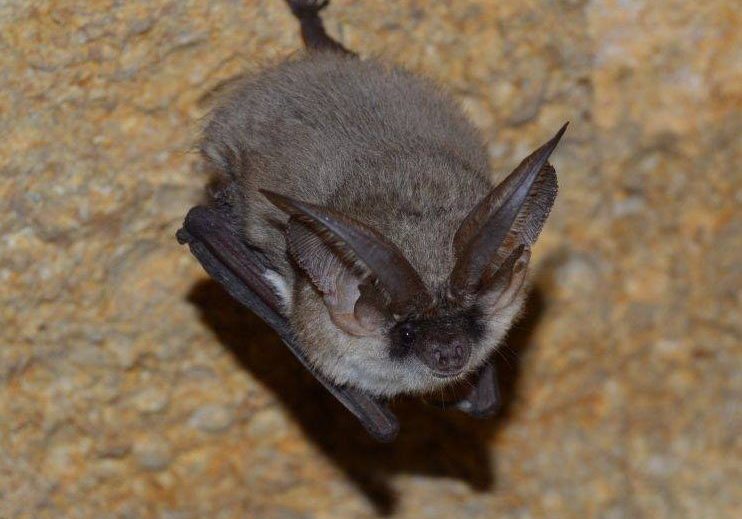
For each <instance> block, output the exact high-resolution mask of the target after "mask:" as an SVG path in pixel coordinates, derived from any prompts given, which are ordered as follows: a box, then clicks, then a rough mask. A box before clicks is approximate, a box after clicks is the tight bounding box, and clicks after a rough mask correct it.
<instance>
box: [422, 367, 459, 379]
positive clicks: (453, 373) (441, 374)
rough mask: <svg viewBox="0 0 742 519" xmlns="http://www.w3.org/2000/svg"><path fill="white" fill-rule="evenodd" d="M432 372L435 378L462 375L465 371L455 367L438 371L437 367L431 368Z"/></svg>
mask: <svg viewBox="0 0 742 519" xmlns="http://www.w3.org/2000/svg"><path fill="white" fill-rule="evenodd" d="M430 372H431V373H432V374H433V376H434V377H435V378H454V377H457V376H459V375H461V374H462V373H463V372H464V369H463V368H461V369H454V370H449V371H438V370H435V369H431V370H430Z"/></svg>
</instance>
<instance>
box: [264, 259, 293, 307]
mask: <svg viewBox="0 0 742 519" xmlns="http://www.w3.org/2000/svg"><path fill="white" fill-rule="evenodd" d="M263 277H264V278H265V279H266V280H267V281H268V282H269V283H270V284H271V286H272V287H273V289H274V290H275V292H276V294H277V295H278V297H279V299H280V300H281V306H282V307H283V310H284V312H285V313H286V314H287V315H288V314H290V313H291V306H292V299H291V290H290V289H289V286H288V284H287V283H286V280H285V279H284V278H283V276H281V274H279V273H278V272H276V271H275V270H266V271H265V272H264V273H263Z"/></svg>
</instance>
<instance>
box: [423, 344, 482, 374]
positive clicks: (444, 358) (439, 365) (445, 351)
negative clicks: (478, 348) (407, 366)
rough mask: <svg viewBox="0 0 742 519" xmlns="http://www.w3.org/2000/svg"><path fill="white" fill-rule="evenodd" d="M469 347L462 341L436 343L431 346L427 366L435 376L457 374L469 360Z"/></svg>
mask: <svg viewBox="0 0 742 519" xmlns="http://www.w3.org/2000/svg"><path fill="white" fill-rule="evenodd" d="M470 353H471V348H470V347H469V345H468V344H466V343H464V342H463V341H452V342H450V343H448V344H436V345H434V346H433V347H432V348H431V351H430V358H429V362H428V366H429V367H430V368H431V369H432V370H433V373H434V374H435V375H437V376H442V377H450V376H453V375H457V374H459V373H460V372H461V370H462V369H463V368H464V366H465V365H466V362H467V361H468V360H469V354H470Z"/></svg>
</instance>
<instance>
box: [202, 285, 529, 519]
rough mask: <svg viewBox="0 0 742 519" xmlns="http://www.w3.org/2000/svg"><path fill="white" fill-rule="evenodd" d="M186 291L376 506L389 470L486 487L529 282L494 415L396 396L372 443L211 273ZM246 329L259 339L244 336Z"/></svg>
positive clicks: (392, 503)
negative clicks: (480, 416) (392, 423)
mask: <svg viewBox="0 0 742 519" xmlns="http://www.w3.org/2000/svg"><path fill="white" fill-rule="evenodd" d="M189 299H190V301H191V302H192V303H193V304H194V305H195V306H197V307H198V308H199V310H200V312H201V319H202V320H203V321H204V322H205V323H206V324H207V325H208V326H209V327H210V328H211V329H212V330H213V331H214V332H215V333H216V334H217V336H218V337H219V340H220V341H221V343H222V344H223V345H224V346H225V347H226V348H227V349H229V350H230V351H231V352H232V353H233V354H234V355H235V357H236V358H237V360H238V361H239V362H240V364H241V365H242V367H244V368H245V369H246V370H247V371H249V372H250V373H251V374H252V376H254V377H255V378H256V379H258V380H259V381H260V382H261V383H263V384H264V385H265V386H266V387H268V388H270V389H271V391H273V393H274V394H275V395H276V396H277V397H278V398H279V399H280V400H281V402H282V403H283V405H284V406H285V408H287V409H288V410H289V412H290V413H291V415H292V417H293V419H294V420H295V421H296V422H297V423H298V424H299V425H300V426H301V428H302V429H303V431H304V433H305V434H306V436H307V437H308V438H309V439H310V440H311V441H313V442H314V443H315V444H316V445H317V446H318V447H319V448H320V449H322V451H323V452H324V453H325V454H326V455H327V457H328V458H329V459H331V460H333V461H334V462H335V463H336V464H337V465H338V466H339V467H340V468H342V469H343V471H344V472H345V473H346V474H347V476H348V477H349V478H350V479H351V480H352V481H353V482H354V483H355V484H356V485H357V486H358V488H359V489H360V490H361V491H362V492H363V493H364V494H365V495H366V496H367V497H368V499H369V500H370V501H371V502H372V503H373V505H374V506H375V508H376V509H377V512H378V513H379V514H381V515H390V514H392V513H393V512H394V509H395V508H396V503H397V496H396V494H395V492H394V489H393V488H392V487H391V486H390V485H389V483H388V479H389V476H390V475H393V474H402V473H407V474H421V475H427V476H438V477H447V478H455V479H460V480H462V481H465V482H466V483H468V484H469V485H470V486H471V487H472V488H473V489H475V490H478V491H482V492H484V491H488V490H491V489H492V488H494V484H495V482H494V481H493V479H492V475H493V474H494V470H493V469H494V467H493V465H494V461H493V460H492V459H491V456H490V452H489V449H488V445H490V444H491V440H492V437H493V436H494V435H495V434H496V433H497V431H498V430H499V428H500V427H502V426H504V425H505V424H506V423H507V420H508V416H509V411H510V408H511V406H512V403H513V400H514V398H515V393H516V386H517V379H518V372H519V356H521V355H522V354H523V353H524V351H525V349H526V348H527V346H528V343H529V337H530V335H531V331H532V330H533V329H534V327H535V326H536V324H537V322H538V320H539V318H540V316H541V314H542V311H543V298H542V296H541V294H540V292H539V291H538V290H537V289H534V290H533V291H532V292H531V295H530V297H529V299H528V301H527V304H526V313H525V317H524V319H522V320H521V321H520V322H519V323H518V325H517V327H516V328H514V329H513V330H512V331H511V334H510V337H509V339H508V341H507V346H506V347H505V348H503V349H501V350H500V351H501V352H502V354H501V355H497V356H496V357H497V358H496V366H497V373H498V377H499V381H500V390H501V393H502V398H503V407H502V409H501V411H500V413H499V415H498V416H497V417H495V418H491V419H487V420H477V419H475V418H471V417H469V416H467V415H464V414H463V413H460V412H458V411H455V410H441V409H438V408H436V407H433V406H430V405H426V404H424V403H423V402H421V401H420V399H417V398H407V399H401V400H399V401H395V403H394V405H393V410H394V412H395V413H396V414H397V416H398V418H399V421H400V424H401V431H400V434H399V437H398V438H397V440H396V441H395V442H394V443H392V444H380V443H377V442H375V441H374V440H372V439H371V438H370V437H369V436H367V435H366V433H365V432H364V430H363V429H362V428H361V426H360V425H359V424H358V423H357V422H356V421H355V418H354V417H353V416H352V415H351V414H350V413H349V412H348V411H346V410H345V409H344V408H343V407H342V406H341V405H340V404H339V403H337V402H336V401H335V399H334V398H333V397H332V396H331V395H330V394H329V393H328V392H327V391H326V390H325V389H324V388H323V387H322V386H320V384H318V383H317V382H316V381H315V380H314V378H313V377H312V376H311V374H309V373H308V372H306V370H304V368H303V367H302V366H301V365H300V364H299V362H298V361H296V359H294V357H293V355H292V354H291V352H290V351H289V350H288V349H287V348H285V347H284V346H283V344H281V343H280V341H279V339H278V337H277V336H275V335H273V334H272V333H271V331H270V329H269V328H268V327H267V326H266V325H265V324H264V323H263V322H262V321H261V320H260V319H259V318H257V317H256V316H255V315H253V314H252V313H251V312H249V311H248V310H246V309H244V308H243V307H242V306H240V305H239V303H237V302H236V301H234V300H233V299H232V298H231V297H230V296H229V294H227V293H226V292H225V291H224V290H223V289H222V288H221V287H220V286H219V285H218V284H217V283H216V282H215V281H212V280H206V281H202V282H199V283H198V284H196V285H195V286H194V288H193V289H192V291H191V293H190V296H189ZM246 330H253V331H254V333H253V334H252V335H254V336H255V337H259V338H264V339H262V340H258V341H248V340H245V337H246V334H245V331H246ZM320 418H321V419H320Z"/></svg>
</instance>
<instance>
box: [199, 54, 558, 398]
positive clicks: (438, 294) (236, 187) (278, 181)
mask: <svg viewBox="0 0 742 519" xmlns="http://www.w3.org/2000/svg"><path fill="white" fill-rule="evenodd" d="M201 149H202V153H203V155H204V157H205V158H206V159H207V160H208V161H209V162H210V163H211V164H212V165H213V166H214V167H215V168H216V169H217V170H219V171H220V172H222V173H223V174H224V175H225V176H226V178H228V179H229V181H230V182H231V183H232V186H233V188H232V189H231V190H229V193H230V196H231V197H232V200H231V205H232V206H233V207H235V208H236V209H237V217H238V219H239V222H238V224H239V226H240V228H241V232H242V233H243V234H244V239H245V240H246V241H247V242H248V243H250V244H251V245H253V246H255V247H257V248H259V249H261V250H262V251H264V252H265V253H266V255H267V257H268V259H269V261H270V263H271V264H272V265H273V268H274V270H273V272H271V273H270V274H269V278H270V281H271V282H272V283H273V284H274V286H276V289H277V291H278V292H280V293H281V294H282V298H283V304H284V311H285V313H286V314H287V315H288V316H289V320H290V322H291V325H292V327H293V329H294V331H295V333H296V334H297V336H298V338H299V339H300V342H301V344H302V345H303V347H304V349H305V353H306V355H307V357H308V358H309V360H310V362H312V364H313V365H314V366H315V368H316V369H317V370H319V371H320V372H321V373H323V374H324V375H325V376H326V377H328V378H329V379H330V380H332V381H333V382H334V383H336V384H345V385H351V386H354V387H358V388H359V389H362V390H364V391H367V392H369V393H370V394H374V395H383V396H391V395H395V394H399V393H423V392H428V391H431V390H435V389H438V388H440V387H442V386H444V385H446V384H450V383H451V382H452V381H453V380H459V379H461V378H462V377H464V376H466V375H467V374H468V373H471V372H472V371H473V370H475V369H477V368H478V367H479V366H481V365H482V364H483V362H485V361H486V359H487V358H488V357H489V356H490V355H491V353H492V352H493V350H494V349H495V348H496V347H497V346H498V345H499V343H500V342H501V340H502V339H503V337H504V335H505V333H506V332H507V330H508V328H509V327H510V325H511V323H512V321H513V320H514V319H515V317H516V316H517V315H518V313H519V312H520V309H521V307H522V302H523V299H524V290H523V285H524V278H525V271H526V268H525V267H526V266H527V263H528V259H529V258H530V250H529V246H530V245H531V244H532V242H533V241H534V240H535V238H536V236H537V235H538V231H540V227H541V225H542V224H543V221H544V219H545V218H546V216H547V215H548V210H549V208H550V206H551V203H552V202H553V199H554V195H555V194H556V182H555V177H554V176H553V169H551V168H550V166H548V167H547V166H544V169H543V170H541V171H540V172H539V173H538V175H539V177H538V179H537V182H536V184H534V186H535V188H534V189H533V190H532V192H531V193H530V194H529V198H528V200H527V203H526V204H525V205H524V209H523V210H521V212H520V213H518V218H517V220H516V222H515V225H514V226H513V229H514V230H513V231H511V232H510V234H509V235H508V240H506V242H505V243H503V245H502V246H501V247H500V249H499V250H498V252H497V255H496V257H494V258H493V260H492V261H493V265H494V266H493V268H492V269H490V270H491V272H488V273H487V274H486V276H485V277H487V278H488V282H487V287H484V288H482V289H481V290H479V291H478V292H476V293H472V294H470V296H471V297H469V298H468V299H466V301H463V300H461V301H459V303H456V302H453V303H452V302H451V300H450V297H449V296H450V286H449V285H450V282H449V278H450V276H451V272H452V270H453V269H454V266H455V265H456V260H457V257H456V252H455V248H454V246H453V242H454V235H455V234H456V232H457V230H458V228H459V226H460V225H461V223H462V221H464V220H465V218H466V217H467V215H469V213H470V212H471V211H472V209H473V208H474V207H475V205H477V203H478V202H480V201H481V200H482V199H484V198H485V196H486V195H487V194H488V193H489V192H490V191H491V190H492V189H493V185H492V184H491V182H490V180H489V178H490V172H489V164H488V160H487V153H486V150H485V147H484V144H483V142H482V140H481V139H480V136H479V135H478V133H477V131H476V130H475V128H474V127H473V126H472V125H471V124H470V123H469V122H468V121H467V120H466V118H465V117H464V116H463V114H462V113H461V111H460V110H459V108H458V107H457V104H456V103H455V101H454V100H453V99H452V98H451V97H450V96H449V95H448V94H446V93H445V92H444V91H443V90H441V89H440V88H439V87H437V86H436V85H434V84H433V83H431V82H430V81H427V80H425V79H421V78H419V77H417V76H415V75H413V74H410V73H408V72H406V71H404V70H402V69H400V68H397V67H394V66H390V65H387V64H385V63H382V62H380V61H377V60H363V61H362V60H359V59H357V58H355V57H354V56H353V55H351V54H349V53H347V52H345V51H343V52H337V51H333V50H332V49H330V50H321V49H320V50H315V51H313V52H308V53H306V54H304V55H302V56H299V57H296V58H293V59H290V60H288V61H286V62H284V63H281V64H279V65H277V66H274V67H272V68H270V69H268V70H265V71H263V72H261V73H259V74H257V75H255V76H254V77H252V78H249V79H246V80H244V81H243V82H242V83H241V84H239V85H238V86H237V87H236V89H235V90H234V91H233V92H232V94H231V95H230V97H229V98H228V99H226V100H225V101H224V102H223V103H222V104H221V105H220V106H219V107H218V108H217V109H215V110H214V112H213V113H212V115H211V117H210V119H209V122H208V124H207V126H206V129H205V132H204V137H203V141H202V145H201ZM544 160H545V159H544ZM261 190H266V191H269V192H275V193H280V194H281V195H284V196H286V197H289V198H291V199H295V200H299V201H305V202H309V203H311V204H315V205H318V206H322V207H325V208H328V209H331V210H334V211H337V212H339V213H343V214H345V215H348V216H350V217H352V218H353V219H355V220H357V221H358V222H361V223H363V224H365V225H368V226H369V227H371V228H373V229H374V230H376V231H378V232H379V233H380V234H381V235H383V236H384V237H385V238H386V239H388V240H389V241H391V242H393V244H395V245H396V246H397V247H398V248H399V249H400V250H401V251H402V253H403V254H404V256H405V257H406V258H407V260H408V261H409V263H410V264H411V265H412V267H413V268H414V269H415V270H416V271H417V273H418V274H419V276H420V278H421V279H422V281H423V282H424V284H425V285H426V287H428V289H429V292H430V293H431V294H433V296H434V298H435V302H436V307H435V309H433V310H431V311H429V312H428V313H427V314H426V315H428V318H429V319H428V321H427V322H430V323H432V324H431V326H437V325H436V323H437V322H439V321H440V322H441V323H442V322H443V320H442V319H444V318H445V319H448V321H446V322H448V323H450V322H452V320H453V321H455V320H456V319H457V317H456V316H458V315H460V314H461V313H462V312H463V311H465V310H471V309H472V308H476V310H477V312H479V314H481V317H480V320H481V326H482V333H481V334H480V335H479V336H477V337H476V339H473V338H471V337H469V338H460V339H459V338H456V337H454V335H455V333H454V332H452V335H450V337H451V341H454V342H455V341H458V340H461V341H465V342H466V344H468V345H469V346H467V347H470V349H471V352H470V354H467V356H466V359H465V365H463V367H461V369H459V370H458V371H457V372H456V373H455V374H453V375H452V376H450V377H448V376H447V377H441V376H439V375H438V374H436V373H434V370H431V369H429V366H428V365H426V363H425V362H422V361H421V358H419V357H418V356H415V355H402V356H394V355H391V354H390V351H391V347H392V344H391V342H392V339H391V337H392V334H393V333H394V330H396V328H395V327H397V326H398V325H399V324H400V319H402V320H403V319H404V318H405V316H401V317H400V316H394V315H391V314H390V313H389V312H388V311H385V310H384V302H383V299H384V294H383V292H384V291H383V290H379V289H378V287H376V286H374V285H373V284H371V282H370V280H371V281H373V280H372V278H373V272H364V271H363V269H361V270H360V271H359V270H357V269H355V268H353V265H352V264H349V262H348V261H347V258H346V257H343V252H342V251H340V250H338V249H337V248H334V247H333V244H332V243H330V241H331V240H328V235H327V233H323V232H322V229H318V228H317V227H316V226H315V227H313V226H312V225H311V222H307V221H303V220H301V219H297V218H292V219H291V226H293V227H292V231H291V232H290V233H289V234H288V238H287V227H288V226H289V217H290V216H291V212H287V211H286V210H285V209H284V210H282V209H279V208H278V207H277V206H276V205H274V204H273V203H271V201H269V200H268V199H267V198H266V196H264V195H263V193H261ZM534 212H535V213H536V214H535V215H532V214H531V213H534ZM482 214H485V215H487V214H489V213H486V211H483V213H482ZM294 216H297V215H296V214H294ZM301 232H304V233H309V234H310V235H313V236H314V238H312V239H308V240H305V239H303V238H301V234H296V233H301ZM292 235H295V236H298V237H297V238H293V239H294V240H295V242H296V243H295V244H294V246H293V247H294V249H298V251H297V250H292V252H291V253H289V252H288V249H289V248H290V245H291V244H290V243H287V239H288V240H291V239H292V238H291V236H292ZM330 238H331V237H330ZM518 245H522V247H520V249H518V248H517V247H518ZM340 248H341V249H342V244H340ZM513 251H517V252H515V253H513ZM346 252H347V251H346ZM292 255H293V257H292ZM351 256H352V254H351ZM317 258H319V259H317ZM323 258H324V259H323ZM313 261H314V262H318V263H319V265H318V266H313V265H312V264H311V263H312V262H313ZM305 263H309V265H308V266H307V265H305ZM360 263H362V262H360ZM313 269H314V270H313ZM318 278H319V279H318ZM359 285H361V286H364V285H365V290H368V291H370V292H376V293H375V296H374V297H371V298H370V299H369V301H371V303H368V311H367V313H366V314H364V315H366V316H370V317H368V318H367V319H365V320H364V319H360V318H358V315H359V314H358V313H359V312H361V311H362V310H363V309H361V310H359V306H358V305H359V304H360V303H359V301H362V300H363V298H362V297H360V296H359V291H358V290H359V289H358V287H359ZM362 290H364V289H362ZM335 291H336V292H337V294H336V293H335ZM328 301H329V302H328ZM354 305H355V306H354ZM354 309H355V311H356V313H355V314H353V312H354ZM344 312H345V313H344ZM348 312H350V314H348ZM348 316H349V317H348ZM413 317H415V318H418V317H420V316H418V315H416V316H413ZM346 318H347V319H350V321H353V322H352V323H351V324H350V325H348V326H345V325H343V323H345V324H347V323H348V321H347V320H346ZM436 320H438V321H436ZM338 323H341V324H338ZM440 326H441V328H440V330H443V327H444V325H443V324H440ZM445 326H448V324H446V325H445ZM348 330H350V333H349V332H348ZM462 333H463V332H462ZM444 335H445V334H444ZM441 340H443V339H441ZM462 344H463V343H462ZM431 362H432V361H431Z"/></svg>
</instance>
